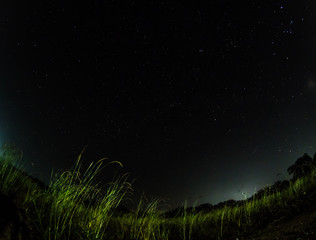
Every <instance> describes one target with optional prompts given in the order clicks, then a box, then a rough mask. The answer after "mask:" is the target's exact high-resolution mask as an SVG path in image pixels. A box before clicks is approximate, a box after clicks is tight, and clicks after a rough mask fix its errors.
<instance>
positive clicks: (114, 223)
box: [0, 146, 316, 240]
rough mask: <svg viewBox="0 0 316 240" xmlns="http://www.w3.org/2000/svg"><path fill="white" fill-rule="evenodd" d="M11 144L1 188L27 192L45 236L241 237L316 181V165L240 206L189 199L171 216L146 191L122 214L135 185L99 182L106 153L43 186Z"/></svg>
mask: <svg viewBox="0 0 316 240" xmlns="http://www.w3.org/2000/svg"><path fill="white" fill-rule="evenodd" d="M5 149H6V151H4V153H5V154H2V155H1V156H0V192H1V193H2V194H6V195H9V194H12V193H15V192H22V193H23V200H22V201H21V204H22V206H23V207H24V208H25V209H26V213H27V214H28V216H29V218H30V219H31V220H32V223H33V225H34V226H35V227H36V229H37V232H38V234H39V235H40V236H41V238H42V239H45V240H74V239H76V240H83V239H84V240H92V239H93V240H97V239H100V240H101V239H106V240H173V239H174V240H179V239H182V240H197V239H211V238H217V239H223V238H226V237H231V238H240V236H241V235H242V234H245V233H249V232H251V231H252V229H257V228H258V227H259V226H264V224H266V223H267V222H269V221H270V222H271V220H272V219H273V218H274V217H279V211H280V210H284V209H286V210H287V211H292V209H291V208H289V206H291V205H293V202H294V203H295V202H297V201H298V200H299V199H301V198H302V196H305V195H307V194H308V193H309V192H310V191H311V190H312V189H315V186H316V170H315V169H313V171H312V172H311V174H309V175H307V176H304V177H302V178H299V179H297V180H296V181H291V182H290V184H289V186H288V187H287V188H286V189H283V190H282V191H272V190H271V189H270V188H266V189H265V190H264V192H263V194H262V195H260V198H259V196H257V195H254V196H252V197H251V198H249V199H247V200H244V201H240V202H239V203H238V204H235V205H234V206H228V205H225V206H223V207H222V208H220V209H214V210H212V211H211V212H209V213H202V212H197V211H196V209H195V208H194V207H193V209H192V210H190V211H189V210H188V208H187V204H186V202H185V203H184V205H183V210H181V211H180V212H179V213H178V214H177V216H175V217H174V218H165V217H164V215H163V212H161V211H160V210H159V209H160V205H161V201H160V200H159V199H155V200H153V201H147V200H146V199H145V197H142V198H141V200H140V201H139V203H138V206H137V208H136V209H135V210H134V211H132V212H130V213H125V214H122V215H119V214H116V209H117V208H118V206H119V205H120V204H121V203H122V201H123V200H124V199H126V198H127V196H128V194H129V193H130V192H131V190H132V188H131V184H130V183H129V182H128V176H127V175H123V176H121V177H119V178H117V179H115V180H113V181H112V182H111V183H109V184H108V185H106V186H105V187H101V186H100V185H99V183H96V180H95V179H96V176H97V175H98V174H99V173H100V172H101V171H102V169H103V168H104V167H105V166H106V165H105V164H104V162H105V160H106V158H103V159H100V160H99V161H97V162H96V163H91V164H90V166H89V167H88V168H87V169H86V170H85V171H84V172H83V173H82V167H81V157H82V154H83V152H84V150H83V151H82V152H81V153H80V155H79V157H78V159H77V161H76V163H75V165H74V167H73V168H72V169H71V170H70V171H66V172H63V173H61V174H52V177H51V181H50V184H49V186H48V188H47V189H39V188H38V187H37V186H36V184H34V183H33V182H32V181H31V180H30V179H29V178H28V177H27V176H25V174H23V172H22V171H21V170H19V169H18V168H16V167H14V166H22V165H21V164H20V161H21V158H22V157H21V154H19V152H18V151H15V150H14V148H10V147H9V146H7V147H6V148H5ZM13 150H14V151H13ZM10 151H11V153H10ZM111 163H117V164H119V165H121V164H120V163H119V162H111ZM22 193H21V194H22ZM282 214H283V212H282Z"/></svg>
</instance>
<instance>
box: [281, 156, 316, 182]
mask: <svg viewBox="0 0 316 240" xmlns="http://www.w3.org/2000/svg"><path fill="white" fill-rule="evenodd" d="M315 162H316V161H315V155H314V159H312V158H311V157H310V156H309V155H308V154H307V153H304V155H303V156H302V157H300V158H299V159H297V160H296V162H295V163H294V164H293V165H292V166H290V167H289V168H288V169H287V171H288V173H289V174H293V177H292V180H296V179H298V178H300V177H303V176H305V175H307V174H309V173H310V172H311V171H312V169H313V167H315V165H316V164H315Z"/></svg>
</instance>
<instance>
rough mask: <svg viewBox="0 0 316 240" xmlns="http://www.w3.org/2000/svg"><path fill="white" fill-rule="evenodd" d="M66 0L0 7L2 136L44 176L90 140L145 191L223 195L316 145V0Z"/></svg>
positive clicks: (267, 179)
mask: <svg viewBox="0 0 316 240" xmlns="http://www.w3.org/2000/svg"><path fill="white" fill-rule="evenodd" d="M58 4H59V3H57V1H56V2H55V1H42V2H41V3H40V5H38V6H37V9H31V8H22V7H21V8H18V7H15V8H14V7H12V8H1V9H0V52H1V54H0V79H1V80H0V142H1V143H3V142H13V143H16V145H18V146H19V147H20V148H21V149H22V150H23V152H24V162H25V164H26V165H27V166H26V168H27V170H28V172H29V173H30V174H32V175H33V176H35V177H38V178H40V179H41V180H43V181H45V182H48V179H49V177H50V173H51V170H52V169H53V168H54V169H55V170H56V171H57V170H68V169H69V168H70V167H71V166H72V165H73V164H74V163H75V161H76V158H77V156H78V155H79V154H80V152H81V150H82V149H83V148H84V146H86V145H88V147H87V149H86V152H85V154H84V155H83V165H84V166H88V165H89V164H90V162H92V161H96V160H98V159H100V158H102V157H108V161H120V162H121V163H122V164H123V165H124V167H123V168H120V167H119V166H118V165H110V166H108V167H107V168H106V169H105V171H104V173H103V174H102V175H101V176H99V178H98V179H99V180H100V181H104V182H108V181H110V180H111V179H112V178H113V177H114V176H115V175H119V174H122V173H130V179H131V180H133V179H136V180H135V182H134V184H133V186H134V196H135V199H137V198H138V197H139V196H140V194H141V193H143V192H144V193H145V195H146V196H148V198H152V197H159V198H164V199H167V203H168V204H170V205H171V206H173V207H175V206H178V205H181V204H182V203H183V202H184V200H186V199H187V200H188V201H189V204H190V203H192V202H194V201H196V200H198V203H206V202H207V203H212V204H216V203H218V202H220V201H224V200H228V199H242V198H243V197H244V196H245V194H246V195H247V196H250V195H251V194H253V193H254V192H255V191H256V190H258V189H260V188H261V187H263V186H266V185H268V184H272V183H274V182H275V181H277V180H283V179H287V178H288V175H287V172H286V169H287V168H288V167H289V166H290V165H291V164H293V163H294V162H295V160H296V159H297V158H299V157H300V156H302V155H303V154H304V153H305V152H306V153H309V154H310V155H312V154H314V152H316V134H315V132H316V68H315V64H316V27H315V24H316V2H315V1H312V0H309V1H307V0H300V1H298V0H296V1H294V0H292V1H290V0H288V1H276V0H267V1H242V2H240V1H216V2H215V1H192V2H191V3H185V2H183V1H177V2H175V1H173V2H171V1H146V2H144V1H142V2H137V1H98V0H95V1H87V2H86V5H85V6H73V7H72V8H67V7H66V6H62V5H58ZM279 173H281V174H279Z"/></svg>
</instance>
